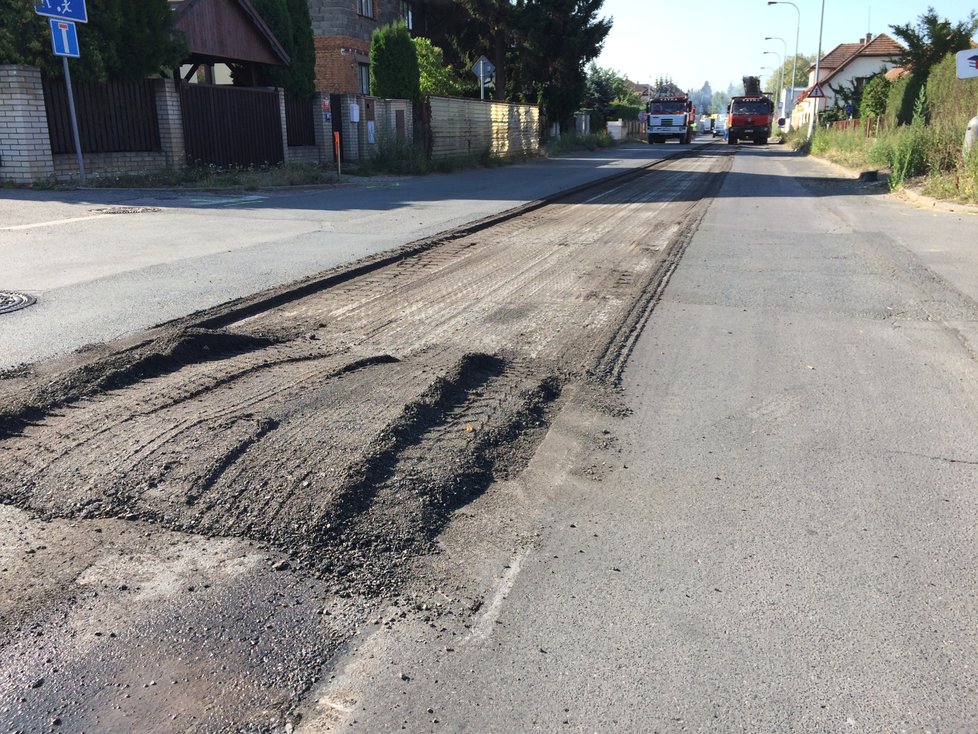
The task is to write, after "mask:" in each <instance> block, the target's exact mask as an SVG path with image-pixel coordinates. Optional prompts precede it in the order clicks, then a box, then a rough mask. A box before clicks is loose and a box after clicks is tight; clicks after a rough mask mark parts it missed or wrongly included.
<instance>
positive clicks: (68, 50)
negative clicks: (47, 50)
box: [49, 18, 81, 59]
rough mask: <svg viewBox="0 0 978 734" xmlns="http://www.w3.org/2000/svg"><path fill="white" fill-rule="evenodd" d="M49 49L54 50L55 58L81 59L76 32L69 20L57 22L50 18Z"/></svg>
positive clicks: (57, 20)
mask: <svg viewBox="0 0 978 734" xmlns="http://www.w3.org/2000/svg"><path fill="white" fill-rule="evenodd" d="M49 23H50V24H51V47H52V48H53V49H54V55H55V56H69V57H71V58H73V59H79V58H81V51H80V50H79V48H78V30H77V29H76V28H75V24H74V23H72V22H71V21H70V20H59V19H58V18H51V20H50V21H49Z"/></svg>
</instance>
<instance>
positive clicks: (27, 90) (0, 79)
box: [0, 64, 54, 184]
mask: <svg viewBox="0 0 978 734" xmlns="http://www.w3.org/2000/svg"><path fill="white" fill-rule="evenodd" d="M53 175H54V162H53V160H52V158H51V139H50V136H49V135H48V119H47V112H46V111H45V107H44V91H43V89H42V87H41V72H40V71H39V70H38V69H35V68H33V67H30V66H20V65H12V64H4V65H0V181H11V182H13V183H19V184H29V183H32V182H34V181H40V180H43V179H46V178H50V177H51V176H53Z"/></svg>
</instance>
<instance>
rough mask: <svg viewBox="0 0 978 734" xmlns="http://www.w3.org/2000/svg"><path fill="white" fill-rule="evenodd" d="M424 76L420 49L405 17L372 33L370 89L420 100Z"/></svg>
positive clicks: (384, 94)
mask: <svg viewBox="0 0 978 734" xmlns="http://www.w3.org/2000/svg"><path fill="white" fill-rule="evenodd" d="M420 78H421V74H420V71H419V69H418V52H417V50H416V49H415V47H414V42H413V41H412V40H411V33H410V31H408V27H407V25H406V24H405V23H404V21H403V20H399V21H397V22H395V23H391V24H389V25H385V26H381V27H380V28H377V29H376V30H375V31H374V32H373V34H372V35H371V37H370V93H371V94H372V95H374V96H377V97H389V98H396V99H409V100H411V101H412V102H417V101H419V100H420V99H421V82H420Z"/></svg>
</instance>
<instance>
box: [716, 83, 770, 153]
mask: <svg viewBox="0 0 978 734" xmlns="http://www.w3.org/2000/svg"><path fill="white" fill-rule="evenodd" d="M773 116H774V102H772V101H771V99H770V98H769V97H764V96H762V95H758V96H752V97H733V98H732V99H731V100H730V104H729V105H728V106H727V142H728V143H729V144H730V145H736V144H737V141H738V140H743V139H745V138H749V139H751V140H753V141H754V144H755V145H767V141H768V138H770V137H771V123H772V117H773Z"/></svg>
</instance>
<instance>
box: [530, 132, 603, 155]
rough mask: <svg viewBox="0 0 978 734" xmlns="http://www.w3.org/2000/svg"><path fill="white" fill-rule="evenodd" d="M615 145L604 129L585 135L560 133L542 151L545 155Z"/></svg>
mask: <svg viewBox="0 0 978 734" xmlns="http://www.w3.org/2000/svg"><path fill="white" fill-rule="evenodd" d="M615 145H616V142H615V139H614V138H613V137H611V135H609V134H608V132H607V131H606V130H602V131H600V132H596V133H588V134H587V135H577V134H573V133H571V134H566V135H561V136H560V137H559V138H557V139H556V140H552V141H551V142H549V143H548V144H547V145H546V146H545V148H544V152H545V154H546V155H547V156H556V155H566V154H567V153H572V152H574V151H576V150H592V151H593V150H598V149H599V148H612V147H614V146H615Z"/></svg>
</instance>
